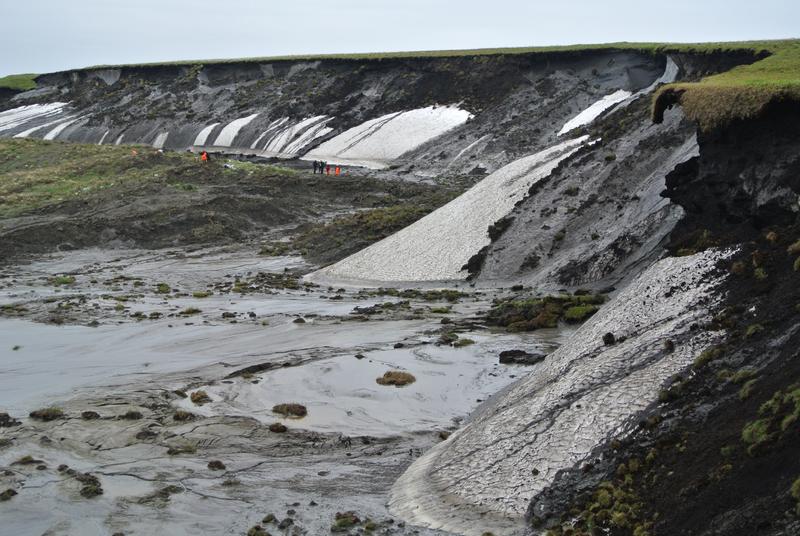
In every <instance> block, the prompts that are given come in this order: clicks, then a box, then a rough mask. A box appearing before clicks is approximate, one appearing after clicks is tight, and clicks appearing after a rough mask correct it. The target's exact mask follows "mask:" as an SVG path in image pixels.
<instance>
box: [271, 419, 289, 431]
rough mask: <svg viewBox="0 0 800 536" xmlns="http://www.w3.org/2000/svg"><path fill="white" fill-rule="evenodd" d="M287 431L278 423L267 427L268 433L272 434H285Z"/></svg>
mask: <svg viewBox="0 0 800 536" xmlns="http://www.w3.org/2000/svg"><path fill="white" fill-rule="evenodd" d="M288 430H289V429H288V428H287V427H286V425H284V424H281V423H279V422H274V423H272V424H270V425H269V431H270V432H272V433H274V434H285V433H286V432H287V431H288Z"/></svg>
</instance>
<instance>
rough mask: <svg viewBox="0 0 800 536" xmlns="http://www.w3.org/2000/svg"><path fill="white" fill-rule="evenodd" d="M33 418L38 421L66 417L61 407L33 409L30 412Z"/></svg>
mask: <svg viewBox="0 0 800 536" xmlns="http://www.w3.org/2000/svg"><path fill="white" fill-rule="evenodd" d="M29 417H30V418H31V419H36V420H37V421H44V422H48V421H55V420H56V419H61V418H63V417H64V411H63V410H62V409H61V408H55V407H50V408H42V409H37V410H34V411H31V412H30V414H29Z"/></svg>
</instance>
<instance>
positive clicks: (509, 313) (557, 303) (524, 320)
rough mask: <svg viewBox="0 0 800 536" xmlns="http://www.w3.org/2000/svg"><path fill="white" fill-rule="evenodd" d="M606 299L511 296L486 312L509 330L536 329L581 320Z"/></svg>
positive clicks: (492, 321)
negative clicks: (567, 317) (561, 322)
mask: <svg viewBox="0 0 800 536" xmlns="http://www.w3.org/2000/svg"><path fill="white" fill-rule="evenodd" d="M604 302H605V296H602V295H599V294H578V295H569V294H563V295H557V296H546V297H543V298H510V299H506V300H501V301H497V302H495V304H494V305H493V306H492V308H491V309H490V310H489V312H488V313H487V315H486V323H487V324H489V325H493V326H503V327H505V328H506V329H507V330H508V331H511V332H516V331H533V330H536V329H542V328H555V327H557V326H558V323H559V321H560V320H562V319H563V320H567V319H566V314H567V312H568V311H570V310H572V311H571V312H570V313H569V314H570V319H569V322H574V323H579V322H582V321H584V320H585V319H587V318H589V317H590V316H591V315H593V314H594V313H596V312H597V310H598V309H599V306H600V305H602V304H603V303H604Z"/></svg>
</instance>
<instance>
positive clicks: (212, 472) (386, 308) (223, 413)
mask: <svg viewBox="0 0 800 536" xmlns="http://www.w3.org/2000/svg"><path fill="white" fill-rule="evenodd" d="M309 270H310V267H309V266H308V265H306V264H305V263H304V261H303V260H302V259H301V258H299V257H264V256H258V255H256V254H255V252H254V251H252V250H247V249H242V248H240V247H217V248H210V249H205V250H194V251H188V250H183V249H170V250H113V251H109V250H99V249H95V250H80V251H74V252H68V253H59V254H52V255H49V256H42V257H38V258H36V259H35V260H34V261H33V262H30V263H28V264H24V265H18V266H15V267H13V269H12V268H7V269H4V271H3V272H2V273H0V340H2V341H3V348H2V349H0V353H1V354H2V356H3V359H2V364H1V365H0V367H2V374H0V392H2V393H3V396H2V405H1V407H0V412H7V413H8V414H10V417H9V420H8V421H4V423H10V426H8V427H6V426H5V425H4V426H3V427H0V441H1V442H0V468H1V469H0V470H1V471H2V472H0V488H3V489H6V488H8V489H11V490H14V491H15V492H16V493H17V494H16V495H15V496H13V497H11V498H10V500H8V501H4V502H2V503H0V511H2V517H3V529H2V531H3V532H4V533H5V531H10V532H8V533H9V534H27V533H31V534H34V533H36V534H40V533H45V532H47V533H48V534H81V535H83V534H110V533H114V532H123V533H124V534H148V533H152V531H153V528H154V526H155V525H154V524H155V523H157V524H158V526H159V530H163V531H165V532H169V533H171V534H196V533H198V532H199V533H209V534H244V533H246V532H247V531H248V530H249V529H251V528H252V527H253V526H255V525H256V524H261V525H262V527H263V529H264V530H266V531H268V532H269V533H272V534H326V533H329V532H330V530H331V528H332V526H333V525H334V524H335V523H337V521H336V513H337V512H346V511H354V512H356V514H357V517H358V518H359V522H358V523H356V524H355V525H353V527H350V528H349V529H348V528H347V527H339V528H342V531H343V532H347V530H350V531H351V532H353V533H355V532H357V531H359V530H360V531H363V530H365V529H364V527H365V526H368V527H369V528H370V529H371V530H372V532H373V533H377V534H412V533H414V534H435V533H438V532H437V531H433V530H427V529H420V528H413V529H412V528H410V527H406V526H405V524H404V523H403V522H402V521H401V520H400V519H399V518H396V517H393V516H392V515H391V514H390V513H389V512H388V511H387V509H386V503H387V501H388V491H389V489H390V487H391V485H392V484H393V482H394V481H395V480H396V479H397V478H398V477H399V476H400V475H401V474H402V473H403V471H404V470H405V469H406V468H407V467H408V465H409V464H410V463H411V462H413V461H414V460H415V459H416V458H418V457H419V456H420V455H421V454H422V453H423V452H424V451H427V450H428V449H430V448H431V447H432V446H433V445H435V444H437V443H439V442H441V441H442V440H443V439H444V438H446V437H447V436H448V435H449V434H450V433H452V432H453V431H454V430H457V429H458V428H459V427H460V426H461V425H462V423H463V421H464V419H465V418H466V417H467V416H468V415H469V414H470V413H471V412H472V411H473V410H474V409H475V408H477V407H479V406H480V405H481V403H483V402H485V401H486V400H488V399H490V398H491V397H492V396H493V395H494V394H495V393H496V392H498V391H501V390H503V389H504V388H505V387H507V386H508V385H510V384H511V383H513V382H514V381H515V380H516V379H517V378H520V377H522V376H524V375H526V374H527V373H529V372H535V370H536V365H534V366H521V365H501V364H500V363H499V358H498V356H499V353H500V352H501V351H503V350H507V349H518V350H525V351H528V352H531V353H545V354H546V353H550V352H551V351H553V350H554V349H556V348H557V347H558V346H559V345H560V344H561V342H563V340H565V338H566V337H567V336H568V334H569V332H570V330H561V331H559V330H541V331H539V332H536V333H534V334H508V333H496V332H491V331H489V330H488V329H487V328H485V327H484V326H483V324H482V318H481V315H480V313H481V312H482V311H485V310H486V309H487V308H488V307H489V305H490V302H491V300H492V299H493V298H494V297H496V294H502V291H497V292H496V293H488V292H484V293H475V292H463V293H461V294H459V293H451V294H445V293H435V292H431V293H429V294H428V295H427V296H426V295H425V294H424V293H422V292H420V293H413V292H411V293H409V292H406V293H405V294H404V296H410V295H416V297H412V298H407V297H403V296H386V295H381V294H382V292H378V291H376V290H374V289H373V290H368V289H359V288H347V289H344V288H333V287H330V288H329V287H319V286H316V285H313V284H311V283H307V282H304V281H303V279H302V275H303V274H304V273H306V272H308V271H309ZM459 290H461V291H463V290H464V289H459ZM448 298H449V299H448ZM443 333H447V334H448V335H447V337H443ZM454 340H455V341H458V340H461V341H462V342H461V343H460V344H453V341H454ZM387 371H405V372H408V373H410V374H412V375H413V377H414V379H415V381H414V382H413V383H411V384H409V385H405V386H402V387H396V386H393V385H380V384H379V383H378V382H377V381H376V380H377V379H378V378H380V377H382V375H383V374H384V373H385V372H387ZM199 393H204V396H199V395H198V394H199ZM282 403H297V404H302V405H303V406H304V407H305V408H306V412H307V414H306V416H304V417H302V418H296V417H291V416H284V415H282V414H279V413H276V412H275V411H273V408H274V406H275V405H277V404H282ZM49 407H54V408H58V409H59V410H60V411H61V412H62V413H61V414H58V415H56V418H54V419H53V420H49V421H42V420H36V419H33V418H30V417H28V413H29V412H31V411H33V410H36V409H40V408H49ZM16 423H19V424H18V425H17V424H16ZM26 457H30V458H26ZM20 462H21V463H20ZM26 462H29V463H26ZM209 462H214V463H212V464H210V465H209ZM219 462H221V463H219ZM65 466H66V467H65ZM87 474H88V475H91V477H96V479H97V481H98V482H99V483H97V486H99V487H100V489H101V491H102V493H101V494H99V495H97V494H96V493H95V492H96V486H95V484H93V483H92V482H94V481H93V480H92V479H91V478H90V477H86V476H85V475H87ZM87 482H88V483H87ZM87 488H88V489H87ZM269 514H272V515H273V516H274V517H275V521H269V519H270V518H267V516H268V515H269ZM264 518H267V519H268V521H267V522H264ZM340 523H342V524H344V525H347V523H346V522H340Z"/></svg>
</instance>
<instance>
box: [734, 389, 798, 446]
mask: <svg viewBox="0 0 800 536" xmlns="http://www.w3.org/2000/svg"><path fill="white" fill-rule="evenodd" d="M758 417H759V418H758V419H756V420H754V421H751V422H749V423H747V424H746V425H745V427H744V428H743V429H742V441H743V442H744V443H745V444H746V445H747V452H748V454H750V455H751V456H756V455H758V454H760V453H762V452H764V451H765V450H766V449H767V448H768V447H769V446H770V445H771V444H772V443H774V442H775V441H777V440H779V439H780V438H781V437H782V436H783V434H784V433H786V432H787V431H788V430H790V428H791V427H792V425H794V424H795V423H797V421H798V420H800V384H793V385H791V386H789V387H788V388H787V390H786V391H783V390H781V391H777V392H775V393H774V394H773V395H772V398H770V399H769V400H768V401H767V402H764V403H763V404H762V405H761V407H760V408H759V409H758Z"/></svg>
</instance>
